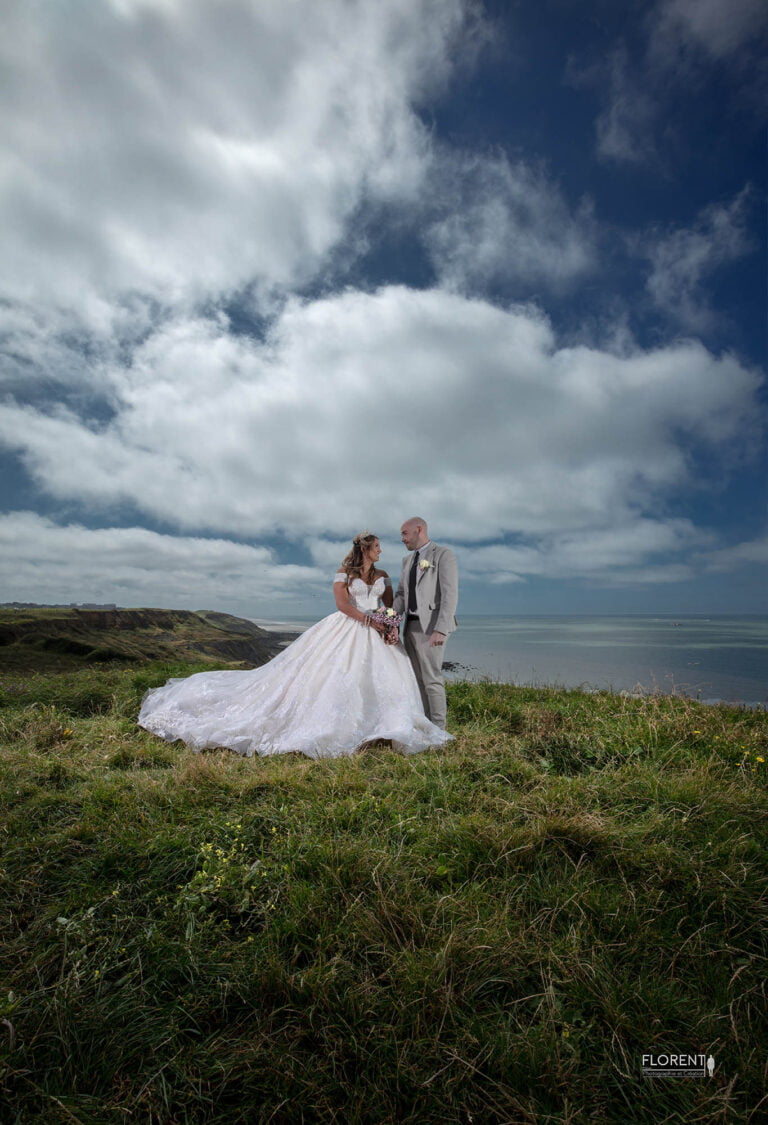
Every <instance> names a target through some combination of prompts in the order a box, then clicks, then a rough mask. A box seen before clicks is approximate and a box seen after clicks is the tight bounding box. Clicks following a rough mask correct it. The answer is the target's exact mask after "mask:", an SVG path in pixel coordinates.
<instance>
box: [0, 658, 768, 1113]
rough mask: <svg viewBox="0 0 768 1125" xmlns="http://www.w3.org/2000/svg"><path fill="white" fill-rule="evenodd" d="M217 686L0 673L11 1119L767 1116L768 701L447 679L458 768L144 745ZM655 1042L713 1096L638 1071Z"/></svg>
mask: <svg viewBox="0 0 768 1125" xmlns="http://www.w3.org/2000/svg"><path fill="white" fill-rule="evenodd" d="M205 666H206V667H210V665H205ZM202 667H203V665H197V666H189V665H186V666H184V665H170V664H167V665H157V664H154V665H146V666H143V667H138V666H137V667H121V666H109V667H103V668H102V667H99V666H93V667H91V668H86V669H84V670H81V671H79V672H69V673H66V674H63V675H55V676H54V675H50V676H46V675H40V674H38V675H34V676H30V675H27V674H16V673H14V674H13V675H10V676H9V675H8V674H7V673H6V674H4V675H3V686H2V691H1V692H0V703H2V707H1V708H0V745H1V746H2V749H1V750H0V767H1V770H0V825H1V827H0V841H1V842H2V856H1V858H0V980H2V982H3V985H2V991H0V1104H4V1106H5V1109H4V1110H0V1119H1V1120H2V1121H3V1122H6V1121H7V1122H14V1123H17V1122H18V1123H26V1122H29V1123H32V1122H35V1123H40V1125H53V1123H56V1125H59V1123H64V1122H67V1123H72V1122H79V1123H82V1125H85V1123H86V1122H88V1123H96V1125H102V1123H103V1125H107V1123H112V1122H115V1123H117V1122H121V1123H122V1122H137V1123H138V1122H141V1123H158V1125H176V1123H179V1125H181V1123H182V1122H184V1123H186V1122H195V1123H238V1125H240V1123H242V1125H253V1123H257V1122H265V1123H266V1122H344V1123H345V1125H354V1123H361V1125H362V1123H363V1122H366V1123H377V1122H381V1123H384V1122H387V1123H392V1125H395V1123H397V1125H417V1123H418V1125H423V1123H425V1122H441V1123H456V1125H458V1123H462V1125H466V1123H469V1122H475V1123H479V1122H482V1123H484V1125H485V1123H489V1122H491V1123H492V1122H497V1123H501V1122H507V1123H510V1122H512V1123H514V1122H528V1123H531V1125H545V1123H561V1125H566V1123H576V1122H581V1121H584V1122H586V1121H590V1122H622V1123H630V1122H636V1123H638V1125H640V1123H642V1125H647V1123H648V1122H649V1121H653V1122H654V1123H662V1122H664V1123H669V1125H671V1123H672V1122H683V1121H686V1122H687V1121H696V1122H723V1123H726V1122H732V1121H750V1120H752V1121H755V1122H756V1121H757V1120H759V1119H760V1117H761V1109H760V1107H761V1106H762V1107H763V1109H764V1108H765V1104H766V1103H765V1058H766V1049H767V1048H768V1034H767V1029H766V1010H767V1009H766V997H765V981H766V972H765V970H766V960H765V958H766V952H767V950H766V942H767V937H766V935H767V934H768V928H767V927H766V902H767V901H768V897H767V894H766V891H767V890H768V886H767V883H768V877H767V875H766V869H765V855H766V846H767V845H768V820H767V818H766V811H767V810H768V794H767V791H766V759H767V758H768V716H766V714H765V713H761V712H754V711H742V710H738V709H734V708H727V707H711V708H708V707H705V706H703V705H700V704H697V703H694V702H691V701H689V700H685V699H677V698H669V697H661V696H654V697H647V698H624V697H620V696H617V695H611V694H608V693H599V694H593V695H587V694H584V693H580V692H571V691H562V690H546V689H532V688H516V687H513V686H503V685H493V684H465V683H459V684H454V685H451V687H450V690H449V702H450V727H451V729H452V730H453V731H454V732H455V733H456V736H457V737H456V741H455V743H454V744H452V745H451V746H449V747H447V748H445V749H443V750H439V751H437V750H436V751H429V752H427V753H424V754H420V755H416V756H414V757H412V758H404V757H401V756H399V755H398V754H395V753H393V752H392V751H391V750H388V749H387V748H385V747H378V748H377V747H374V748H371V749H368V750H366V751H363V752H361V753H358V754H357V755H355V756H353V757H351V758H345V759H337V760H326V761H318V762H313V761H308V760H306V759H304V758H301V757H298V756H294V755H288V756H284V757H281V758H276V759H257V760H253V759H250V760H244V759H241V758H239V757H237V756H236V755H234V754H231V753H228V752H223V751H221V752H213V753H205V754H195V753H192V752H191V751H189V750H188V749H187V748H186V747H184V746H183V745H181V744H174V745H167V744H165V743H163V742H161V741H159V740H158V739H156V738H154V737H152V736H151V735H149V734H147V733H145V732H143V731H140V730H138V729H137V728H136V726H135V718H136V713H137V709H138V704H139V701H140V698H141V696H142V694H143V692H144V691H145V690H146V688H147V687H150V686H154V685H155V684H157V683H161V682H163V680H164V679H165V678H166V677H167V676H168V675H169V674H174V673H175V674H183V673H184V670H185V669H186V671H194V670H200V669H201V668H202ZM673 1050H674V1051H677V1050H682V1051H686V1052H688V1051H690V1052H704V1053H706V1054H711V1055H712V1056H713V1057H714V1059H715V1062H716V1066H715V1072H714V1076H713V1077H712V1078H711V1079H709V1078H707V1079H669V1080H667V1081H661V1080H654V1079H650V1078H644V1077H643V1076H642V1074H641V1064H642V1054H643V1053H644V1052H648V1051H654V1052H657V1053H658V1052H662V1051H673Z"/></svg>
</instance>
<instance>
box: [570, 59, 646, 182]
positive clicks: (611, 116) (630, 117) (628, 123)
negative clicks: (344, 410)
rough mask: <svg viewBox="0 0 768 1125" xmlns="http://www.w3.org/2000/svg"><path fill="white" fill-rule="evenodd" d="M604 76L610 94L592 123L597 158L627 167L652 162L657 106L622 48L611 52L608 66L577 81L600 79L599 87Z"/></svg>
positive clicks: (597, 69)
mask: <svg viewBox="0 0 768 1125" xmlns="http://www.w3.org/2000/svg"><path fill="white" fill-rule="evenodd" d="M604 76H607V80H608V90H609V95H608V101H607V105H606V106H605V108H604V109H603V111H602V113H600V114H599V116H598V118H597V121H596V124H595V129H596V133H597V152H598V155H599V156H601V157H603V158H604V159H606V160H615V161H619V162H623V163H627V164H645V163H647V162H648V161H649V160H654V161H655V160H656V158H657V153H656V144H655V141H654V137H653V123H654V117H655V112H656V107H655V105H654V100H653V97H652V95H651V94H650V93H649V91H648V88H647V86H648V83H647V81H644V80H643V77H642V76H636V75H635V74H634V73H633V67H632V64H631V63H630V60H629V57H628V55H627V51H626V49H625V48H623V47H622V48H619V49H617V50H616V51H614V52H613V54H612V56H611V58H610V59H609V61H608V64H607V67H599V68H596V69H595V70H594V71H593V73H592V75H591V77H589V76H585V77H584V78H582V79H581V80H579V82H581V81H585V80H586V82H587V83H588V84H589V83H592V82H595V81H596V80H597V79H599V81H600V84H602V81H603V78H604Z"/></svg>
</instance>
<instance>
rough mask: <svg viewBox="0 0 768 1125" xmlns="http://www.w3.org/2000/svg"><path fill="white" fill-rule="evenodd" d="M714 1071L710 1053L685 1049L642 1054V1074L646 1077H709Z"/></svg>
mask: <svg viewBox="0 0 768 1125" xmlns="http://www.w3.org/2000/svg"><path fill="white" fill-rule="evenodd" d="M714 1073H715V1060H714V1058H713V1057H712V1055H704V1054H695V1055H693V1054H690V1053H689V1052H687V1051H670V1052H669V1053H665V1054H654V1053H653V1052H652V1051H648V1052H647V1053H646V1054H644V1055H643V1074H644V1075H645V1076H646V1077H648V1078H706V1077H707V1076H709V1077H710V1078H711V1077H712V1075H713V1074H714Z"/></svg>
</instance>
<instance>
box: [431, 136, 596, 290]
mask: <svg viewBox="0 0 768 1125" xmlns="http://www.w3.org/2000/svg"><path fill="white" fill-rule="evenodd" d="M433 178H434V182H435V191H434V193H433V195H432V196H431V204H432V206H433V207H434V208H435V209H436V210H438V211H440V210H442V211H445V212H447V214H446V215H444V216H443V217H442V218H440V219H439V220H437V221H436V222H435V223H434V224H433V225H432V226H431V227H430V228H429V230H428V232H427V245H428V247H429V250H430V253H431V256H432V260H433V262H434V264H435V268H436V270H437V273H438V276H439V278H440V279H441V281H442V283H443V284H445V285H447V286H448V287H449V288H452V289H459V290H469V291H472V290H476V289H478V288H480V289H482V288H484V287H485V286H487V285H489V284H491V285H492V284H494V283H498V282H506V281H513V282H516V283H518V284H520V283H522V284H524V285H540V284H541V283H544V284H546V285H551V286H553V287H555V288H557V287H558V286H562V285H563V284H564V283H568V282H572V281H573V280H574V278H577V277H579V276H580V275H582V274H584V273H586V272H587V271H588V270H589V269H590V268H591V267H593V266H594V247H593V242H594V237H595V231H594V223H593V221H592V217H591V213H590V210H589V206H588V205H587V204H586V203H584V204H582V206H581V209H580V210H579V212H578V213H577V214H576V215H572V214H571V213H570V211H569V208H568V205H567V204H566V202H565V200H564V199H563V197H562V195H561V193H560V192H559V191H558V189H557V187H556V186H555V185H554V184H553V183H552V182H551V180H550V178H549V177H548V176H547V174H546V172H545V170H544V169H543V168H537V167H534V166H531V165H530V164H526V163H525V162H523V161H518V162H517V163H515V164H513V163H511V162H510V161H509V160H508V159H507V158H506V157H504V156H497V157H494V158H491V157H481V156H478V155H472V154H463V155H459V154H456V155H449V154H447V153H444V154H443V156H442V159H441V160H440V161H437V162H436V164H435V168H434V171H433Z"/></svg>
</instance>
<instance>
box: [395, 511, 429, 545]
mask: <svg viewBox="0 0 768 1125" xmlns="http://www.w3.org/2000/svg"><path fill="white" fill-rule="evenodd" d="M400 538H401V539H402V541H403V543H404V544H405V546H406V547H407V548H408V550H409V551H418V549H419V547H423V546H424V544H425V543H426V542H427V540H428V539H429V533H428V530H427V521H426V520H424V519H422V518H421V516H411V518H410V519H409V520H406V521H405V523H404V524H403V526H402V527H401V528H400Z"/></svg>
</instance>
